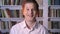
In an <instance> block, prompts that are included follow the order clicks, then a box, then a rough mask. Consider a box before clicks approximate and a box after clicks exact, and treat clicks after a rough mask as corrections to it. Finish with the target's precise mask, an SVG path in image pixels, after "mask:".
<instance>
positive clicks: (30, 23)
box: [25, 20, 36, 29]
mask: <svg viewBox="0 0 60 34" xmlns="http://www.w3.org/2000/svg"><path fill="white" fill-rule="evenodd" d="M25 23H26V26H27V27H28V28H29V29H31V28H32V27H33V25H35V23H36V22H35V21H27V20H26V21H25Z"/></svg>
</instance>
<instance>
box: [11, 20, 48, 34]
mask: <svg viewBox="0 0 60 34" xmlns="http://www.w3.org/2000/svg"><path fill="white" fill-rule="evenodd" d="M10 34H48V30H47V29H46V28H45V27H44V26H43V25H41V24H40V23H38V22H36V24H35V26H34V27H33V28H31V29H28V27H27V26H26V24H25V20H24V21H23V22H21V23H18V24H16V25H14V26H13V27H12V28H11V30H10Z"/></svg>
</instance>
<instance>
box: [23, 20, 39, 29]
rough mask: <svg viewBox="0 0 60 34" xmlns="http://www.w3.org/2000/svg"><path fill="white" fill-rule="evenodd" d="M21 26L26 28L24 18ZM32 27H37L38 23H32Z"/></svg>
mask: <svg viewBox="0 0 60 34" xmlns="http://www.w3.org/2000/svg"><path fill="white" fill-rule="evenodd" d="M22 25H23V26H22V27H23V28H26V27H27V26H26V23H25V20H24V21H23V22H22ZM33 28H38V24H37V22H36V23H35V24H34V25H33Z"/></svg>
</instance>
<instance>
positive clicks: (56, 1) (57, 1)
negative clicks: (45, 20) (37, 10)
mask: <svg viewBox="0 0 60 34" xmlns="http://www.w3.org/2000/svg"><path fill="white" fill-rule="evenodd" d="M48 4H49V5H60V0H48Z"/></svg>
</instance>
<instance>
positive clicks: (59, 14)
mask: <svg viewBox="0 0 60 34" xmlns="http://www.w3.org/2000/svg"><path fill="white" fill-rule="evenodd" d="M48 16H49V17H60V9H50V10H49V13H48Z"/></svg>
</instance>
